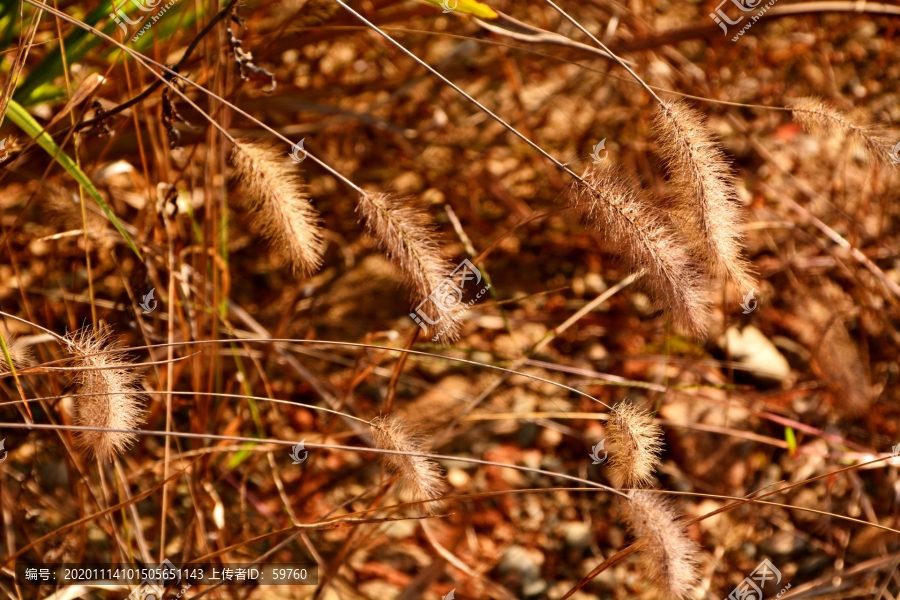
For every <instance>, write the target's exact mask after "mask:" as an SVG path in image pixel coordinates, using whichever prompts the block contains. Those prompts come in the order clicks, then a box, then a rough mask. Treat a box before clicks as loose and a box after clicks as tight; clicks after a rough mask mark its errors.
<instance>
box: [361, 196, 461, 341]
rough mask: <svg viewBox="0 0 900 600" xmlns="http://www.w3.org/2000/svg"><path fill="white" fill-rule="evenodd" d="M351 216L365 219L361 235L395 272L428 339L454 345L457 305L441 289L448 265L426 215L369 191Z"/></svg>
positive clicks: (405, 203) (410, 205) (408, 204)
mask: <svg viewBox="0 0 900 600" xmlns="http://www.w3.org/2000/svg"><path fill="white" fill-rule="evenodd" d="M357 212H358V213H359V215H360V216H361V217H362V218H363V219H364V220H365V223H366V231H367V232H368V233H369V235H370V236H372V238H374V239H375V240H377V241H378V244H379V246H380V247H381V249H382V250H383V251H384V252H385V254H387V256H388V258H389V259H390V260H391V262H393V263H394V264H395V265H396V266H397V267H398V268H399V270H400V273H401V275H402V277H403V281H404V283H405V284H406V286H407V287H408V288H409V289H410V290H412V292H413V296H414V298H415V300H414V302H415V304H417V305H419V306H418V307H417V313H418V314H420V315H422V316H423V318H424V320H425V321H426V322H427V323H428V324H429V332H430V335H437V336H438V341H439V342H440V343H442V344H448V343H450V342H452V341H454V340H456V339H457V338H458V337H459V332H460V325H459V313H460V306H459V305H458V304H456V303H455V302H454V300H455V298H452V297H450V296H449V295H450V294H453V291H452V290H449V289H447V286H446V285H444V284H445V281H446V279H447V277H448V276H449V275H450V274H451V273H452V272H453V269H454V265H453V264H452V263H451V262H450V261H448V260H447V259H446V258H444V257H443V256H442V255H441V252H440V249H439V248H438V244H437V242H436V241H435V227H434V225H433V224H432V222H431V219H430V218H429V216H428V214H427V213H426V212H425V211H423V210H421V209H420V208H418V207H416V206H414V205H413V203H412V201H411V199H409V198H397V197H394V196H391V195H389V194H383V193H373V192H364V193H363V194H362V195H360V199H359V205H358V206H357ZM423 313H424V314H423Z"/></svg>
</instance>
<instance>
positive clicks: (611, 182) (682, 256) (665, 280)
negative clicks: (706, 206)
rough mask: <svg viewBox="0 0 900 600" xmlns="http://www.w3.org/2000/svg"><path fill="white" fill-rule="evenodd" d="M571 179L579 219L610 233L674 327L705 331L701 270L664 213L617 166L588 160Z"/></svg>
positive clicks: (605, 234) (572, 202)
mask: <svg viewBox="0 0 900 600" xmlns="http://www.w3.org/2000/svg"><path fill="white" fill-rule="evenodd" d="M582 178H583V179H584V180H585V181H586V182H587V183H588V184H590V186H592V187H587V186H585V185H583V184H579V183H575V184H574V186H573V187H572V193H571V194H570V196H569V205H570V206H571V207H573V208H574V209H575V210H576V211H577V212H578V214H579V216H580V218H581V220H582V222H584V223H585V224H586V225H588V226H590V227H592V228H594V229H595V230H596V231H597V233H599V234H600V235H601V236H602V237H604V238H609V239H610V242H611V243H612V245H613V248H614V250H615V251H616V252H617V253H618V254H619V255H620V256H621V257H622V259H623V260H624V261H625V263H626V264H627V266H628V268H629V269H631V270H632V271H635V272H637V271H644V272H645V275H644V277H642V278H641V283H642V284H643V286H644V287H645V288H646V289H647V291H649V292H650V294H651V296H653V299H654V300H655V301H656V303H657V305H658V306H659V307H660V308H663V309H665V310H666V311H668V312H669V314H671V315H672V319H673V321H674V323H675V326H676V327H677V328H678V329H680V330H682V331H685V332H687V333H689V334H690V335H692V336H694V337H702V336H703V334H704V333H705V332H706V323H707V318H708V314H709V307H708V303H707V301H706V287H705V281H704V278H703V275H702V273H700V270H699V269H698V268H697V266H696V263H695V262H694V260H693V259H692V258H691V256H690V253H689V251H688V250H687V248H686V247H685V245H684V242H683V241H682V240H681V238H680V237H679V235H678V232H677V231H676V230H675V228H674V227H673V225H672V222H671V220H670V219H669V218H668V216H667V215H666V214H665V213H664V212H662V211H661V210H660V209H659V208H658V207H657V205H656V203H654V202H653V201H652V199H651V197H650V195H649V194H648V193H647V192H645V191H644V190H641V189H640V188H639V187H638V186H637V183H636V182H634V181H633V180H631V179H629V178H627V176H626V175H625V174H624V172H623V171H622V170H621V169H620V168H618V167H607V166H599V167H598V166H596V165H589V166H588V167H587V169H586V170H585V172H584V174H583V175H582Z"/></svg>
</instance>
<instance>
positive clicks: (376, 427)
mask: <svg viewBox="0 0 900 600" xmlns="http://www.w3.org/2000/svg"><path fill="white" fill-rule="evenodd" d="M371 430H372V435H373V437H374V438H375V446H376V447H377V448H380V449H382V450H395V451H398V452H408V453H410V454H421V453H424V452H425V449H424V446H423V443H422V440H421V438H420V437H419V436H417V435H415V434H414V433H411V432H410V430H409V427H408V426H407V425H405V424H404V423H402V422H401V421H400V420H399V419H397V418H396V417H377V418H375V419H373V420H372V422H371ZM382 457H383V459H384V462H385V464H386V465H387V467H388V469H389V470H390V471H391V472H392V473H395V474H397V475H399V476H400V480H401V482H402V483H403V487H404V489H405V490H406V491H407V493H408V494H409V495H410V496H411V497H412V498H413V499H414V500H435V499H436V498H439V497H440V495H441V491H442V489H443V473H442V472H441V468H440V467H439V466H438V464H437V463H435V462H434V461H433V460H430V459H428V458H425V457H424V456H406V455H402V454H383V455H382Z"/></svg>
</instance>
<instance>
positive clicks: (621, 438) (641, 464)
mask: <svg viewBox="0 0 900 600" xmlns="http://www.w3.org/2000/svg"><path fill="white" fill-rule="evenodd" d="M607 437H608V438H609V441H610V447H609V448H610V458H609V472H610V476H611V477H612V479H613V481H614V482H615V483H616V485H618V486H619V487H626V488H630V487H643V486H646V485H648V484H649V483H650V481H651V477H652V475H653V472H654V471H655V470H656V467H657V466H658V465H659V461H660V452H662V447H663V442H662V429H661V428H660V427H659V425H657V424H655V423H654V422H653V417H652V415H651V414H650V413H649V412H648V411H646V410H644V409H642V408H640V407H638V406H636V405H634V404H633V403H631V402H629V401H627V400H625V401H622V402H620V403H619V404H617V405H616V407H615V409H613V411H612V416H611V418H610V421H609V425H608V427H607Z"/></svg>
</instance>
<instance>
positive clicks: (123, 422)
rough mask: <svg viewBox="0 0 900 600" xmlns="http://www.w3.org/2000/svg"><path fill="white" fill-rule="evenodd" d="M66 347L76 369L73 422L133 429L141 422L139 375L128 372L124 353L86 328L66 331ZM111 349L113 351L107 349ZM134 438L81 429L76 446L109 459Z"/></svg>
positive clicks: (129, 370)
mask: <svg viewBox="0 0 900 600" xmlns="http://www.w3.org/2000/svg"><path fill="white" fill-rule="evenodd" d="M65 340H66V346H67V350H68V351H69V352H70V353H72V354H73V355H75V361H74V363H73V365H74V366H75V367H76V368H77V369H79V372H78V375H77V377H76V381H77V384H78V392H77V393H78V394H79V396H78V398H77V400H76V402H75V409H76V417H75V423H76V425H79V426H82V427H104V428H109V429H137V428H138V427H140V426H141V425H142V424H143V423H144V419H143V415H144V411H143V409H142V408H141V403H140V395H139V392H140V389H139V388H138V386H137V383H138V381H139V380H140V376H139V375H137V374H135V373H134V372H132V368H133V365H132V363H131V360H130V359H129V357H128V355H126V354H125V353H123V352H116V351H114V350H115V348H116V345H115V343H111V342H109V341H108V340H107V338H106V336H103V335H101V336H95V335H94V333H93V331H92V329H91V328H89V327H86V328H83V329H80V330H78V331H75V332H72V333H70V334H68V335H67V336H66V338H65ZM110 350H113V352H110ZM134 440H135V435H134V434H131V433H119V432H103V431H81V432H78V434H77V435H76V443H77V445H78V447H79V448H81V449H82V450H84V451H85V452H86V453H87V454H88V455H91V456H97V457H99V458H101V459H107V460H110V459H112V458H113V457H114V456H116V455H118V454H121V453H122V452H124V451H125V450H127V449H128V448H129V447H130V446H131V444H132V443H133V442H134Z"/></svg>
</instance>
